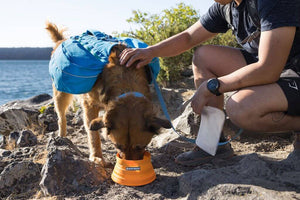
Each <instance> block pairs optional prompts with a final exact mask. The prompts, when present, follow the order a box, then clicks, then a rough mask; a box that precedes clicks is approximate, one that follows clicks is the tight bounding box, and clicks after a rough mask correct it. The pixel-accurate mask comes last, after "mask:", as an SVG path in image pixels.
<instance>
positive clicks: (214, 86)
mask: <svg viewBox="0 0 300 200" xmlns="http://www.w3.org/2000/svg"><path fill="white" fill-rule="evenodd" d="M206 86H207V89H208V90H209V91H210V92H211V93H213V94H214V95H216V96H220V95H221V93H220V92H219V87H220V82H219V80H218V79H217V78H211V79H209V80H208V81H207V85H206Z"/></svg>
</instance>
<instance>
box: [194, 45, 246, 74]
mask: <svg viewBox="0 0 300 200" xmlns="http://www.w3.org/2000/svg"><path fill="white" fill-rule="evenodd" d="M246 64H247V63H246V60H245V58H244V55H243V54H242V53H241V49H237V48H232V47H225V46H215V45H203V46H200V47H198V48H197V49H196V50H195V53H194V57H193V70H194V74H195V75H196V76H199V78H211V77H220V76H224V75H227V74H229V73H231V72H233V71H236V70H237V69H239V68H241V67H244V66H245V65H246Z"/></svg>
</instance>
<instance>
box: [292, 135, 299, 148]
mask: <svg viewBox="0 0 300 200" xmlns="http://www.w3.org/2000/svg"><path fill="white" fill-rule="evenodd" d="M293 145H294V150H295V151H296V150H300V133H295V140H294V142H293Z"/></svg>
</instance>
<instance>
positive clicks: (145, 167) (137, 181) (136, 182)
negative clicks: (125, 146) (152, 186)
mask: <svg viewBox="0 0 300 200" xmlns="http://www.w3.org/2000/svg"><path fill="white" fill-rule="evenodd" d="M116 158H117V162H116V165H115V168H114V170H113V173H112V174H111V179H112V180H113V181H114V182H116V183H119V184H121V185H127V186H141V185H147V184H149V183H151V182H152V181H154V180H155V178H156V175H155V172H154V169H153V166H152V164H151V156H150V153H149V152H147V151H146V152H145V154H144V158H143V160H124V159H121V158H120V155H119V154H117V156H116Z"/></svg>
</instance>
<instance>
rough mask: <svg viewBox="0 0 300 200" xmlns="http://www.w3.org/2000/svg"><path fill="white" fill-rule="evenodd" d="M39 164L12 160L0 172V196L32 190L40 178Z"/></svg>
mask: <svg viewBox="0 0 300 200" xmlns="http://www.w3.org/2000/svg"><path fill="white" fill-rule="evenodd" d="M40 168H41V166H40V165H39V164H36V163H33V162H31V161H21V162H12V163H10V164H8V165H6V166H5V168H4V169H3V170H2V172H1V174H0V197H7V196H9V195H10V194H11V193H23V192H27V191H30V190H32V188H34V187H35V185H36V184H37V183H38V181H39V180H40V177H41V176H40Z"/></svg>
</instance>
